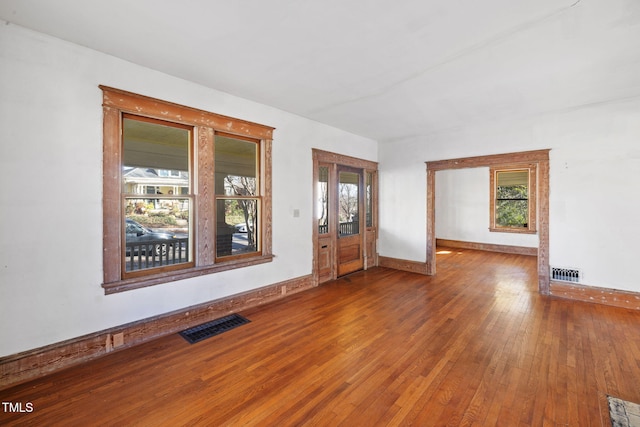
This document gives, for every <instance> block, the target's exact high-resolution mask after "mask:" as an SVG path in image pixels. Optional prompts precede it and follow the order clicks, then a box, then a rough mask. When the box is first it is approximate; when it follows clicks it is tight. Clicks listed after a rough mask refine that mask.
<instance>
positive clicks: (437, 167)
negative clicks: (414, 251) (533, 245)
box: [426, 149, 551, 295]
mask: <svg viewBox="0 0 640 427" xmlns="http://www.w3.org/2000/svg"><path fill="white" fill-rule="evenodd" d="M549 151H551V150H549V149H544V150H534V151H521V152H517V153H506V154H492V155H488V156H476V157H462V158H458V159H447V160H438V161H430V162H426V165H427V262H426V267H427V274H428V275H434V274H436V231H435V225H436V209H435V202H436V172H437V171H442V170H449V169H465V168H478V167H491V166H500V165H505V164H514V163H536V164H537V172H538V187H537V188H538V194H537V196H538V197H537V204H538V206H537V208H538V211H537V220H538V291H539V292H540V293H541V294H543V295H549V284H550V271H549Z"/></svg>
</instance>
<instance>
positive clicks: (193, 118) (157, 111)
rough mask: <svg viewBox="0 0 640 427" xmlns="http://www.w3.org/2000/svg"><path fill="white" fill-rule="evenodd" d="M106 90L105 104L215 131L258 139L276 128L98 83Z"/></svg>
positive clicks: (266, 137) (103, 102)
mask: <svg viewBox="0 0 640 427" xmlns="http://www.w3.org/2000/svg"><path fill="white" fill-rule="evenodd" d="M99 88H100V89H102V91H103V94H104V96H103V101H102V105H103V106H104V107H111V108H114V109H117V110H121V111H127V112H130V113H133V114H137V113H139V112H140V111H145V113H146V114H147V115H149V116H153V117H157V118H160V119H163V120H170V121H174V122H177V123H188V124H191V125H193V126H204V127H210V128H213V129H216V130H220V131H225V132H229V133H233V134H236V135H244V136H249V137H253V138H258V139H273V131H274V130H275V128H273V127H271V126H266V125H262V124H259V123H253V122H249V121H247V120H242V119H237V118H235V117H228V116H223V115H221V114H216V113H212V112H210V111H204V110H199V109H197V108H193V107H187V106H185V105H180V104H176V103H173V102H167V101H163V100H160V99H157V98H151V97H149V96H144V95H138V94H137V93H132V92H128V91H126V90H122V89H115V88H112V87H109V86H104V85H99Z"/></svg>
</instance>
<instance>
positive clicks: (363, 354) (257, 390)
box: [0, 248, 640, 426]
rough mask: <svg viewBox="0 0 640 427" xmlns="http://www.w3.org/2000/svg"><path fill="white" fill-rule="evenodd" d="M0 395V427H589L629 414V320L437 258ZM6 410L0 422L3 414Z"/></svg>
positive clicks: (497, 272)
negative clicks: (612, 409) (426, 269)
mask: <svg viewBox="0 0 640 427" xmlns="http://www.w3.org/2000/svg"><path fill="white" fill-rule="evenodd" d="M437 261H438V275H437V276H435V277H427V276H422V275H418V274H413V273H407V272H401V271H396V270H391V269H385V268H375V269H372V270H368V271H365V272H359V273H355V274H353V275H351V276H348V277H345V278H342V279H339V280H337V281H334V282H330V283H329V284H326V285H323V286H320V287H319V288H315V289H312V290H310V291H305V292H302V293H300V294H296V295H293V296H290V297H288V298H286V299H284V300H281V301H278V302H275V303H271V304H268V305H264V306H260V307H256V308H253V309H250V310H246V311H244V312H242V313H240V314H241V315H243V316H245V317H247V318H248V319H250V320H251V323H249V324H246V325H243V326H240V327H238V328H236V329H233V330H231V331H228V332H225V333H223V334H221V335H218V336H215V337H212V338H209V339H207V340H204V341H202V342H199V343H197V344H194V345H190V344H189V343H187V342H186V341H185V340H184V339H183V338H182V337H180V336H179V335H177V334H175V335H171V336H167V337H164V338H161V339H158V340H156V341H153V342H150V343H147V344H143V345H140V346H138V347H135V348H131V349H126V350H122V351H119V352H114V353H112V354H110V355H108V356H106V357H103V358H101V359H98V360H95V361H92V362H88V363H86V364H83V365H81V366H78V367H74V368H71V369H67V370H65V371H62V372H59V373H56V374H53V375H50V376H47V377H44V378H41V379H38V380H36V381H32V382H29V383H25V384H22V385H18V386H15V387H13V388H10V389H7V390H4V391H0V399H1V400H2V402H20V403H22V407H23V408H24V407H25V404H26V403H27V402H29V403H31V404H32V405H33V411H32V412H30V413H7V412H6V411H0V424H2V425H14V424H16V425H17V424H20V425H25V424H32V425H78V426H86V425H89V424H91V425H145V426H147V425H148V426H162V425H170V426H176V425H207V426H217V425H221V426H222V425H224V426H240V425H260V426H293V425H318V426H385V425H389V426H395V425H416V426H459V425H460V426H462V425H473V426H494V425H496V426H547V425H550V426H589V425H593V426H601V425H607V423H608V414H607V406H606V395H607V394H610V395H613V396H615V397H619V398H621V399H624V400H629V401H633V402H640V312H636V311H630V310H626V309H621V308H613V307H607V306H603V305H597V304H589V303H582V302H572V301H568V300H562V299H556V298H553V297H543V296H541V295H539V294H538V293H537V277H536V259H535V258H534V257H529V256H522V255H508V254H499V253H489V252H479V251H473V250H460V249H449V250H447V249H446V248H439V252H438V255H437ZM0 409H2V408H0Z"/></svg>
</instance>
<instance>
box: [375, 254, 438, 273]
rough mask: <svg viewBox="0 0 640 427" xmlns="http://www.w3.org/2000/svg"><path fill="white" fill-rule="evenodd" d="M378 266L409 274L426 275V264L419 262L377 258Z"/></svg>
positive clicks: (380, 256) (383, 257) (384, 257)
mask: <svg viewBox="0 0 640 427" xmlns="http://www.w3.org/2000/svg"><path fill="white" fill-rule="evenodd" d="M378 266H379V267H387V268H393V269H394V270H401V271H408V272H411V273H418V274H428V273H427V264H426V263H424V262H419V261H409V260H406V259H398V258H390V257H386V256H382V255H379V256H378Z"/></svg>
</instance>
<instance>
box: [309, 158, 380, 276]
mask: <svg viewBox="0 0 640 427" xmlns="http://www.w3.org/2000/svg"><path fill="white" fill-rule="evenodd" d="M313 159H314V186H313V194H314V212H315V216H314V224H313V227H314V229H313V242H314V261H313V268H314V270H313V276H314V279H315V280H316V281H317V283H323V282H326V281H329V280H333V279H336V278H338V277H341V276H344V275H347V274H350V273H353V272H356V271H359V270H363V269H367V268H369V267H372V266H375V265H377V264H378V256H377V251H376V239H377V189H376V186H377V163H375V162H371V161H368V160H362V159H357V158H353V157H349V156H342V155H339V154H335V153H329V152H325V151H321V150H313Z"/></svg>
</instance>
